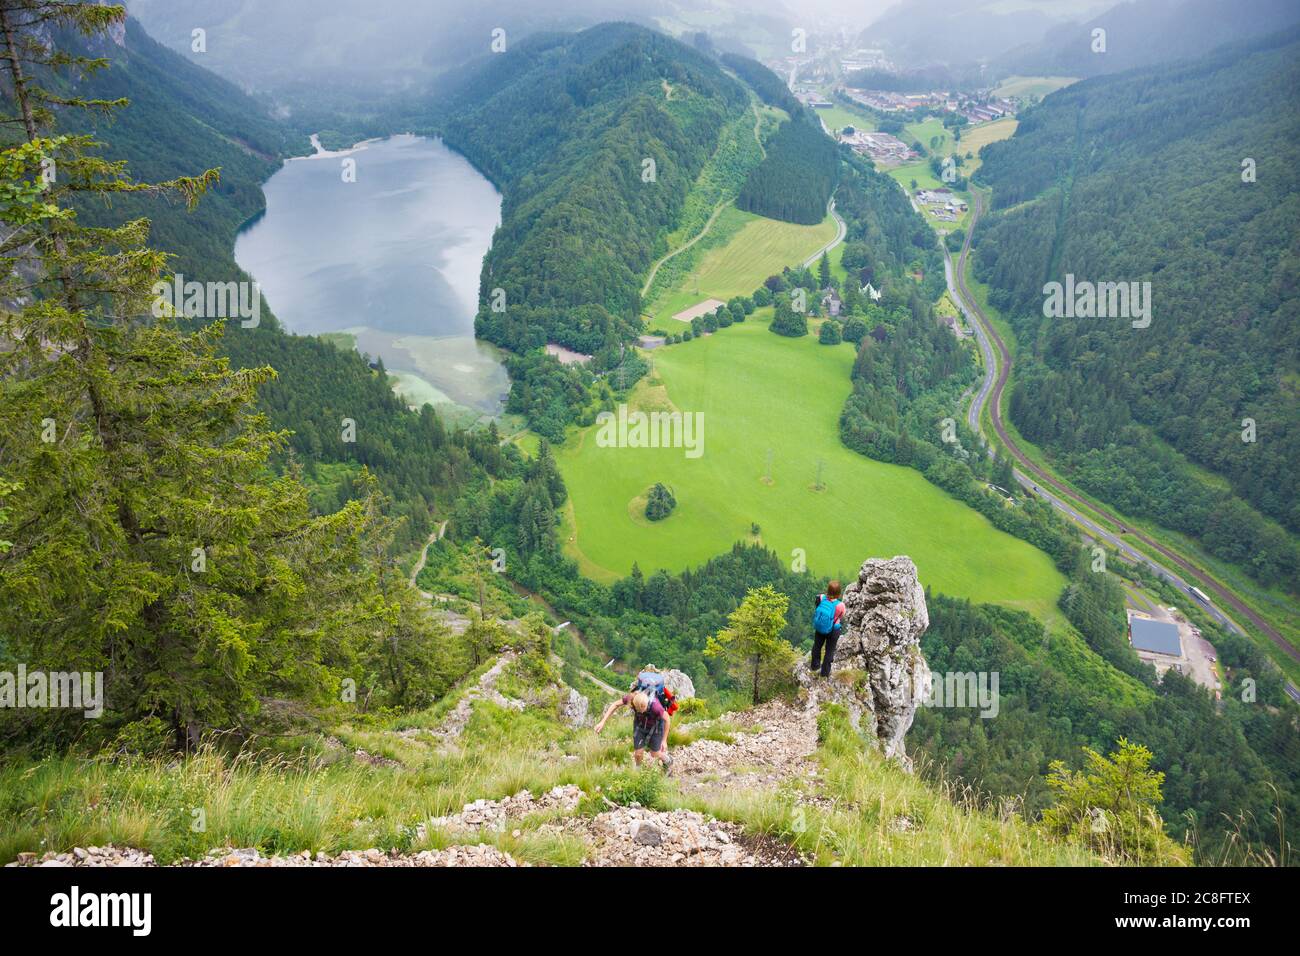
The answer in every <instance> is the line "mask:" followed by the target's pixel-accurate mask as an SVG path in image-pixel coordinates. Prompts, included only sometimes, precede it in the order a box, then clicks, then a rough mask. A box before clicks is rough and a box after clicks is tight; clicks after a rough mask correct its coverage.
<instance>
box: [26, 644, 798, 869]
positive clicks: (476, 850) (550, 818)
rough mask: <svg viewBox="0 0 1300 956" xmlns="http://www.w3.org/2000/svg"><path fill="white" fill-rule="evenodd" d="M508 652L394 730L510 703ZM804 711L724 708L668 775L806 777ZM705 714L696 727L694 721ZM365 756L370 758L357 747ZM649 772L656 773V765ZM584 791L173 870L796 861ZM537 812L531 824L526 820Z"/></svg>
mask: <svg viewBox="0 0 1300 956" xmlns="http://www.w3.org/2000/svg"><path fill="white" fill-rule="evenodd" d="M511 659H512V658H511V657H509V656H507V655H503V656H502V659H501V660H499V661H498V662H497V664H496V665H494V666H493V667H492V668H491V669H489V670H488V671H487V672H485V673H484V675H483V677H482V678H480V680H479V682H478V683H477V684H476V685H475V686H474V687H473V688H472V689H471V690H470V691H469V692H467V693H466V694H465V696H464V697H463V698H462V699H461V701H460V702H458V704H457V706H456V708H455V709H454V710H453V711H452V713H451V715H449V717H448V718H447V720H446V721H445V722H444V723H443V724H442V725H441V726H440V727H439V728H438V729H437V730H433V731H430V730H425V729H419V730H410V731H401V732H399V733H401V734H402V735H434V736H437V737H440V738H444V739H445V738H449V737H452V736H454V735H455V734H458V733H459V732H460V730H462V729H463V728H464V725H465V723H466V722H467V721H468V720H469V716H470V713H471V710H472V707H473V702H474V701H475V700H481V699H491V700H493V701H494V703H498V704H499V705H500V706H508V707H511V708H512V709H519V708H522V707H523V703H522V702H520V701H516V700H512V699H511V698H507V697H504V696H503V695H501V694H500V692H499V691H497V690H496V680H497V679H498V678H499V677H500V675H501V673H502V672H503V671H504V669H505V667H506V666H507V665H508V664H509V661H510V660H511ZM814 713H815V710H814V709H813V708H812V707H797V706H791V705H788V704H785V703H782V702H772V703H769V704H765V705H764V706H762V707H759V708H756V709H754V710H752V711H745V712H741V713H735V714H726V715H723V717H720V718H718V721H719V722H725V723H726V724H728V725H735V726H738V727H743V728H744V729H742V730H740V731H738V732H736V733H735V734H734V736H733V742H731V743H725V742H723V741H720V740H711V739H703V740H697V741H695V742H694V743H691V744H688V745H686V746H684V747H680V748H678V749H677V750H676V752H675V754H674V766H673V778H674V779H675V780H676V782H677V784H678V787H679V790H680V791H682V792H683V793H691V792H698V791H711V790H716V789H723V788H735V787H744V788H758V787H768V788H775V787H776V786H777V785H779V784H780V783H781V782H782V781H784V780H787V779H790V778H791V777H793V776H802V777H807V778H810V779H815V777H816V774H817V771H816V767H815V764H813V762H812V761H811V760H810V759H809V756H810V755H811V753H812V752H813V750H814V749H815V748H816V727H815V720H814V717H813V714H814ZM712 723H715V722H714V721H709V722H704V723H701V724H699V725H696V728H695V729H696V730H699V729H703V728H704V727H706V726H707V725H708V724H712ZM366 756H367V757H369V756H370V755H366ZM655 772H657V771H655ZM584 796H587V795H586V794H584V792H583V791H582V790H581V789H580V788H579V787H577V786H575V785H573V784H566V785H563V786H558V787H555V788H554V789H552V790H550V791H548V792H547V793H544V794H540V795H536V796H535V795H533V794H531V793H529V792H528V791H527V790H523V791H520V792H519V793H517V794H514V795H513V796H510V797H506V798H504V799H501V800H487V799H480V800H475V801H473V802H472V803H468V804H465V806H464V807H463V808H462V809H461V810H460V812H458V813H455V814H449V815H447V816H442V817H437V818H434V819H431V820H426V821H424V822H423V823H420V824H418V825H417V826H416V828H415V837H416V840H417V841H423V840H425V839H426V838H427V837H428V836H429V834H430V832H432V831H437V832H439V833H441V834H442V835H444V836H445V837H447V838H449V839H451V840H453V841H454V842H453V843H452V845H450V846H448V847H446V848H444V849H441V850H421V851H418V852H411V853H401V852H398V851H396V850H391V849H390V850H381V849H379V848H370V849H366V850H347V851H343V852H340V853H337V854H333V855H331V854H328V853H324V852H318V853H314V854H313V853H311V852H310V851H303V852H301V853H297V854H292V855H273V856H264V855H262V854H260V853H259V852H258V851H257V850H256V849H252V848H222V849H218V850H213V851H211V852H210V853H209V854H208V855H207V856H205V857H203V858H201V859H198V860H183V861H180V862H178V863H177V864H175V865H177V866H183V867H224V866H234V867H249V866H252V867H325V866H330V867H422V866H449V867H450V866H520V865H526V864H523V863H520V862H519V861H517V860H516V859H514V858H513V857H512V856H511V855H510V854H509V853H507V852H505V851H503V850H501V849H499V848H497V847H496V846H493V845H492V843H490V842H487V841H489V840H492V839H494V838H496V837H498V836H500V835H502V834H505V833H509V834H510V835H511V836H513V837H516V838H517V837H520V836H522V835H523V833H524V832H525V830H530V831H533V832H536V833H538V834H553V835H557V836H565V837H571V838H577V839H579V840H581V841H582V842H583V843H584V844H585V845H586V848H587V851H586V854H585V857H584V860H583V865H584V866H642V865H650V866H750V867H752V866H798V865H801V864H802V863H803V861H802V860H801V859H800V858H799V856H798V855H797V854H795V853H794V852H793V851H792V849H791V848H790V847H788V846H786V845H785V844H782V843H780V842H778V841H774V840H767V839H760V838H754V837H752V836H748V835H746V834H745V833H744V832H743V831H742V830H741V828H740V827H738V826H736V825H735V824H732V823H729V822H725V821H721V820H717V819H714V818H712V817H709V816H706V815H704V814H702V813H699V812H696V811H694V810H688V809H681V808H678V809H672V810H654V809H650V808H647V807H642V806H639V805H636V804H633V805H631V806H619V805H617V804H614V803H612V802H610V801H609V800H607V799H604V798H603V797H601V795H600V794H599V793H596V794H594V795H593V796H595V797H596V799H597V801H599V804H603V805H604V809H603V810H602V811H601V812H598V813H595V814H594V815H593V814H590V813H585V814H584V813H581V812H579V807H580V804H581V803H582V802H583V798H584ZM534 817H535V818H536V819H534V820H530V819H529V818H534ZM9 865H10V866H44V867H60V866H66V867H112V866H156V865H157V864H156V862H155V861H154V858H153V856H152V855H150V854H149V853H147V852H145V851H142V850H137V849H131V848H118V847H88V848H81V847H78V848H76V849H74V850H73V851H72V852H71V853H47V854H45V855H44V856H41V857H37V856H36V855H35V854H22V855H21V856H20V857H19V859H18V860H17V862H15V863H11V864H9Z"/></svg>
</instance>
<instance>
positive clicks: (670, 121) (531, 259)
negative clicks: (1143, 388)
mask: <svg viewBox="0 0 1300 956" xmlns="http://www.w3.org/2000/svg"><path fill="white" fill-rule="evenodd" d="M449 99H450V112H451V119H450V120H449V121H448V122H447V123H446V127H445V136H446V139H447V141H448V143H450V144H451V145H453V146H454V147H455V148H456V149H458V150H460V151H461V152H463V153H464V154H465V155H466V156H467V157H468V158H469V159H470V161H471V162H473V163H474V164H475V165H476V166H478V167H479V169H481V170H483V171H484V172H485V173H486V174H487V175H488V176H489V177H490V178H492V179H493V180H495V181H496V182H497V183H498V185H500V186H501V188H502V191H503V192H504V194H505V201H504V204H503V206H502V212H501V216H502V223H501V227H500V229H499V230H498V232H497V235H496V237H495V238H494V240H493V244H492V249H491V251H490V252H489V253H488V255H487V257H486V259H485V260H484V263H483V272H482V279H481V284H480V296H481V300H482V301H481V306H480V309H479V315H478V320H477V325H476V328H477V331H478V334H479V335H480V336H481V337H483V338H486V339H488V340H489V341H492V342H496V343H497V344H499V345H504V346H506V347H508V348H511V349H514V350H516V351H523V350H526V349H527V348H530V347H537V346H540V345H543V344H545V343H546V342H547V341H554V342H558V343H560V344H561V345H565V346H568V347H570V348H574V349H577V350H579V351H583V352H595V351H598V350H599V349H601V348H603V347H605V346H607V345H610V344H612V343H616V342H619V341H626V340H627V339H629V338H630V337H631V335H632V334H633V333H634V332H635V331H636V329H637V328H638V327H639V320H638V318H637V315H638V312H639V310H640V288H641V278H642V277H643V276H644V274H645V272H646V270H647V269H648V268H649V266H650V263H651V262H652V261H653V260H654V258H655V256H656V255H657V254H660V253H662V251H664V250H663V249H662V248H661V247H662V240H663V236H664V234H665V233H666V232H668V231H669V230H670V229H671V228H672V227H673V226H674V225H675V224H676V222H677V220H678V218H679V217H680V215H681V212H682V209H683V206H684V203H685V200H686V196H687V193H688V192H689V190H690V188H691V186H692V184H693V183H694V181H695V177H696V176H697V175H698V173H699V171H700V170H701V168H702V167H703V165H704V163H705V162H706V161H707V160H708V158H709V156H710V155H711V154H712V152H713V150H714V148H715V146H716V145H717V140H718V132H719V130H720V129H721V128H722V127H723V126H724V125H725V123H726V122H727V121H728V120H729V119H733V118H734V117H735V116H737V115H739V113H740V112H741V111H743V110H744V109H745V108H746V107H747V105H748V100H747V97H746V94H745V91H744V88H743V87H741V86H740V85H739V84H738V83H736V82H735V81H734V80H731V79H730V78H728V77H726V76H725V75H723V73H722V72H721V71H720V70H719V69H718V68H717V66H716V64H715V63H714V62H713V61H712V60H711V59H709V58H707V57H705V56H704V55H703V54H701V53H699V52H697V51H695V50H692V49H690V48H688V47H685V46H683V45H682V44H679V43H677V42H676V41H674V40H669V39H667V38H665V37H663V36H660V35H658V34H655V33H652V32H650V31H648V30H644V29H642V28H639V27H633V26H631V25H629V24H603V25H601V26H599V27H594V28H592V29H590V30H586V31H584V32H582V33H579V34H575V35H565V36H550V37H538V38H532V39H530V40H527V41H525V42H523V43H521V44H519V45H518V46H516V47H514V48H513V49H511V50H510V51H509V52H507V53H505V54H503V55H501V56H497V57H490V58H489V59H488V61H487V63H486V64H484V65H483V66H482V68H481V69H480V70H479V71H478V72H476V73H474V74H472V75H471V76H470V78H469V79H467V80H466V81H465V82H464V83H463V84H462V85H461V86H459V87H458V88H455V89H453V90H452V91H451V92H450V96H449ZM495 289H501V290H503V292H504V303H503V304H502V303H498V308H495V309H494V308H493V296H494V291H493V290H495ZM502 305H503V307H502Z"/></svg>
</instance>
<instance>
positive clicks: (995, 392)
mask: <svg viewBox="0 0 1300 956" xmlns="http://www.w3.org/2000/svg"><path fill="white" fill-rule="evenodd" d="M972 198H973V201H972V203H971V219H970V224H969V226H968V227H967V229H966V241H965V242H964V243H963V244H962V249H961V253H960V255H959V257H958V259H957V262H956V263H955V264H954V263H953V261H952V257H951V255H950V254H949V253H948V250H947V249H946V248H945V249H944V253H943V255H944V272H945V274H946V276H947V280H948V291H949V294H950V295H951V296H952V299H953V301H955V302H956V303H957V307H958V308H959V309H961V311H962V313H963V314H964V315H965V316H966V320H967V321H968V322H969V323H970V326H971V328H973V329H974V330H975V337H976V339H977V340H978V342H979V347H980V352H981V353H982V354H983V356H984V380H983V381H982V382H981V383H980V386H979V389H978V390H977V391H976V392H975V395H974V397H973V399H972V400H971V404H970V408H969V409H968V410H967V413H966V421H967V423H968V424H969V425H970V428H971V430H972V431H973V432H975V434H977V435H979V436H980V438H981V439H982V440H985V439H984V435H983V432H982V430H981V427H980V419H981V416H982V414H983V410H984V408H985V406H988V409H989V419H990V420H991V421H992V423H993V430H994V431H995V432H996V433H997V436H998V439H999V440H1000V441H1001V443H1002V445H1003V447H1004V448H1006V449H1007V451H1008V452H1010V454H1011V457H1012V458H1013V459H1015V461H1016V464H1018V465H1019V466H1020V468H1019V469H1014V472H1015V476H1016V481H1018V482H1019V483H1020V484H1021V485H1022V486H1024V487H1025V488H1028V489H1029V490H1030V491H1031V492H1033V493H1034V494H1035V495H1037V496H1038V497H1040V498H1042V499H1044V500H1045V501H1048V502H1050V503H1051V504H1052V506H1053V507H1054V508H1056V509H1057V510H1058V511H1060V512H1061V513H1062V514H1064V515H1065V516H1066V517H1067V518H1069V519H1070V520H1072V521H1074V522H1075V523H1077V524H1078V525H1080V526H1082V527H1083V528H1084V529H1085V530H1086V531H1087V532H1088V533H1089V534H1090V535H1092V536H1093V537H1094V538H1097V539H1100V540H1102V541H1105V542H1106V544H1108V545H1109V546H1110V547H1112V548H1114V549H1115V550H1116V551H1118V552H1119V553H1120V554H1122V555H1123V556H1124V557H1125V558H1127V559H1128V560H1130V561H1133V562H1135V563H1136V564H1138V565H1140V566H1143V567H1146V568H1149V569H1150V570H1151V571H1152V572H1154V573H1155V574H1157V575H1159V576H1160V577H1162V578H1164V579H1165V580H1167V581H1169V582H1171V583H1172V584H1174V585H1175V586H1176V587H1178V588H1179V589H1180V590H1182V591H1183V592H1184V593H1187V594H1188V598H1189V599H1192V595H1191V594H1190V593H1189V588H1190V584H1189V580H1194V581H1195V582H1196V583H1197V584H1199V585H1200V586H1201V587H1202V588H1203V589H1204V590H1206V591H1207V592H1208V593H1211V594H1213V595H1215V596H1216V598H1218V599H1219V600H1220V601H1221V602H1222V603H1223V604H1225V605H1226V606H1227V607H1229V608H1230V609H1231V610H1233V611H1235V612H1236V613H1238V614H1240V615H1241V616H1242V617H1244V618H1246V619H1247V620H1249V621H1250V622H1251V623H1252V624H1253V625H1255V627H1257V628H1259V630H1260V631H1262V632H1263V633H1264V634H1266V635H1267V636H1268V638H1269V640H1271V641H1272V642H1273V643H1274V644H1276V645H1277V646H1278V647H1279V648H1280V649H1281V650H1283V651H1284V652H1285V653H1286V654H1287V655H1288V656H1290V657H1292V658H1294V659H1295V660H1300V652H1297V650H1296V649H1295V648H1294V647H1292V646H1291V644H1290V643H1289V642H1288V641H1287V640H1286V639H1285V638H1284V637H1283V636H1282V635H1281V634H1280V633H1278V632H1277V630H1276V629H1274V628H1273V627H1272V626H1270V625H1269V624H1268V622H1267V621H1265V620H1264V619H1263V618H1262V617H1260V616H1259V615H1258V614H1256V613H1255V612H1254V611H1252V610H1251V609H1250V608H1249V607H1248V606H1247V605H1246V604H1245V603H1244V602H1242V601H1241V599H1239V598H1238V597H1237V596H1236V595H1235V594H1233V593H1232V592H1231V591H1229V590H1228V589H1227V588H1226V587H1224V586H1223V585H1222V584H1220V583H1219V582H1218V581H1216V580H1215V579H1214V578H1212V577H1211V576H1210V575H1209V574H1207V573H1206V572H1205V571H1203V570H1202V569H1200V568H1198V567H1196V566H1195V565H1193V564H1191V563H1190V562H1189V561H1187V560H1186V559H1185V558H1183V557H1181V556H1180V555H1177V554H1174V553H1173V552H1171V551H1170V550H1168V549H1167V548H1165V547H1164V546H1163V545H1161V544H1159V543H1157V542H1156V541H1153V540H1152V539H1151V538H1149V537H1147V536H1146V535H1144V534H1142V533H1141V532H1138V531H1127V532H1126V534H1127V536H1128V537H1131V538H1133V539H1135V540H1137V541H1139V542H1141V543H1142V544H1143V545H1145V546H1146V547H1147V548H1149V549H1151V550H1152V551H1154V552H1156V553H1157V554H1159V555H1160V556H1161V557H1162V558H1165V559H1167V561H1166V562H1157V561H1155V560H1153V559H1151V558H1149V557H1148V556H1147V555H1146V554H1144V553H1142V552H1139V551H1138V550H1137V549H1135V548H1134V547H1132V546H1131V545H1130V544H1129V543H1128V542H1127V541H1125V540H1124V538H1123V537H1121V536H1120V535H1117V534H1114V533H1113V532H1111V531H1109V530H1108V529H1107V528H1105V527H1104V526H1103V525H1102V524H1100V523H1098V522H1097V521H1094V520H1093V519H1092V518H1090V517H1088V515H1086V514H1084V513H1082V511H1081V509H1083V508H1088V509H1090V510H1091V511H1093V512H1094V513H1095V514H1098V515H1100V516H1101V518H1102V519H1104V520H1105V521H1109V522H1111V523H1112V524H1114V525H1115V526H1116V527H1119V528H1125V527H1127V526H1126V523H1125V522H1124V521H1123V520H1121V519H1120V518H1119V517H1117V516H1116V515H1114V514H1112V513H1111V512H1109V511H1107V510H1106V509H1105V508H1102V507H1100V506H1098V505H1097V504H1095V503H1094V502H1091V501H1087V500H1085V499H1084V498H1083V497H1082V496H1080V495H1079V494H1078V493H1077V492H1075V491H1074V490H1073V489H1072V488H1070V487H1069V486H1068V485H1066V484H1065V483H1063V482H1062V481H1060V480H1058V479H1057V478H1055V477H1053V476H1052V475H1050V474H1048V473H1047V472H1045V471H1044V470H1043V469H1041V468H1039V467H1038V466H1037V465H1036V464H1034V463H1033V462H1032V461H1030V460H1029V458H1028V457H1027V456H1026V455H1025V454H1024V452H1022V451H1021V450H1020V448H1019V446H1018V445H1017V444H1016V442H1015V441H1014V439H1012V438H1011V436H1010V435H1008V434H1007V431H1006V427H1005V425H1004V424H1003V421H1002V393H1003V391H1004V390H1005V388H1006V384H1007V381H1008V379H1009V378H1010V376H1011V365H1012V357H1011V352H1010V350H1009V349H1008V348H1007V346H1006V343H1005V342H1003V341H1002V338H1001V336H999V335H998V333H997V330H996V329H995V328H994V327H993V323H992V322H990V321H989V319H988V317H987V316H986V315H985V314H984V312H983V311H982V310H981V309H980V307H979V304H978V303H977V302H976V300H975V297H974V296H973V295H971V293H970V290H969V289H968V288H967V287H966V260H967V256H968V255H969V253H970V244H971V236H972V235H973V234H974V232H975V224H976V222H977V221H978V220H979V217H980V214H981V213H982V212H983V211H984V201H985V197H984V196H982V195H979V194H978V193H976V194H973V197H972ZM995 349H996V353H997V354H996V357H995V354H994V350H995ZM1044 486H1046V487H1044ZM1049 488H1050V489H1051V490H1048V489H1049ZM1205 607H1206V610H1207V611H1208V612H1209V614H1210V616H1211V617H1213V618H1214V619H1215V620H1216V621H1218V622H1219V623H1220V624H1222V625H1224V626H1225V627H1227V628H1229V629H1231V630H1232V631H1234V632H1236V633H1238V634H1243V635H1244V634H1245V632H1244V631H1243V630H1242V628H1241V627H1240V626H1239V625H1238V624H1237V622H1236V621H1234V620H1232V618H1230V617H1228V615H1227V614H1225V613H1224V612H1223V611H1221V610H1219V608H1218V607H1216V606H1215V605H1214V604H1208V605H1205ZM1286 691H1287V694H1288V695H1290V696H1291V698H1292V699H1294V700H1296V701H1300V689H1297V688H1296V686H1295V685H1294V684H1291V683H1290V682H1288V683H1287V685H1286Z"/></svg>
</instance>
